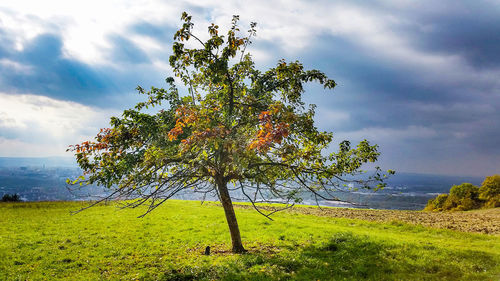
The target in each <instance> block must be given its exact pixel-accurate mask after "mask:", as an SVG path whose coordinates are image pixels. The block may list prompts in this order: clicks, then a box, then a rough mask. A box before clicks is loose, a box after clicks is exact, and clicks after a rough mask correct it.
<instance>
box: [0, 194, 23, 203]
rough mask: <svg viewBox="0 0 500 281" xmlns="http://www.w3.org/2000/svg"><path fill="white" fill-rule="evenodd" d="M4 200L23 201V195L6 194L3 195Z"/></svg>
mask: <svg viewBox="0 0 500 281" xmlns="http://www.w3.org/2000/svg"><path fill="white" fill-rule="evenodd" d="M2 202H21V197H20V196H19V194H12V195H11V194H4V195H3V196H2Z"/></svg>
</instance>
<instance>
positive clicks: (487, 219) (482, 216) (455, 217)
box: [240, 205, 500, 235]
mask: <svg viewBox="0 0 500 281" xmlns="http://www.w3.org/2000/svg"><path fill="white" fill-rule="evenodd" d="M240 206H241V205H240ZM244 207H245V208H252V207H251V206H244ZM286 211H287V212H292V213H293V212H295V213H302V214H314V215H317V216H327V217H335V218H349V219H361V220H368V221H382V222H392V221H400V222H404V223H410V224H415V225H423V226H429V227H435V228H446V229H453V230H458V231H464V232H477V233H486V234H493V235H500V208H495V209H487V210H475V211H466V212H423V211H401V210H366V209H348V208H322V209H319V208H310V207H294V208H291V209H288V210H286Z"/></svg>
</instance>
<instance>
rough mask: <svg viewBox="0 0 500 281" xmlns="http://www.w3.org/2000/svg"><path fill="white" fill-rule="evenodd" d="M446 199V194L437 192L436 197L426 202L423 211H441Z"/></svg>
mask: <svg viewBox="0 0 500 281" xmlns="http://www.w3.org/2000/svg"><path fill="white" fill-rule="evenodd" d="M446 199H448V194H439V195H438V196H437V197H436V198H434V199H430V200H429V202H427V206H425V209H424V211H442V210H443V205H444V203H445V202H446Z"/></svg>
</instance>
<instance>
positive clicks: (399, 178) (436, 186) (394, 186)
mask: <svg viewBox="0 0 500 281" xmlns="http://www.w3.org/2000/svg"><path fill="white" fill-rule="evenodd" d="M79 175H81V170H80V169H79V168H78V167H77V166H76V164H75V163H74V162H73V159H71V158H64V157H52V158H7V157H0V196H2V195H3V194H19V195H20V196H21V199H22V200H24V201H56V200H89V199H98V198H101V197H102V196H105V195H106V190H105V189H103V188H102V187H98V186H86V187H83V188H82V189H81V190H78V188H75V187H73V188H71V190H70V189H68V188H69V185H68V184H67V183H66V179H68V178H70V179H74V178H76V177H78V176H79ZM481 181H482V178H478V177H457V176H443V175H429V174H416V173H397V174H396V175H394V176H392V177H391V178H390V180H389V181H388V186H387V187H386V188H385V189H383V190H379V191H377V192H373V191H371V190H361V189H360V190H358V191H352V192H338V193H336V194H335V195H336V196H338V197H339V198H340V199H342V200H345V201H349V202H352V203H354V204H349V203H344V202H336V201H325V200H322V201H319V203H320V205H322V206H339V207H361V208H374V209H399V210H421V209H423V208H424V207H425V204H426V203H427V201H428V200H429V199H431V198H433V197H436V195H437V194H440V193H446V192H448V191H449V189H450V187H451V186H452V185H455V184H460V183H462V182H470V183H472V184H476V185H479V184H480V183H481ZM236 197H238V196H236ZM176 198H177V199H185V200H200V199H201V198H202V196H201V195H199V194H193V193H191V192H185V193H181V194H180V195H177V196H176ZM210 199H212V200H214V199H215V197H212V198H208V200H210ZM303 204H307V205H316V202H315V200H314V198H311V197H307V196H304V201H303Z"/></svg>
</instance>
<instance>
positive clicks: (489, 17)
mask: <svg viewBox="0 0 500 281" xmlns="http://www.w3.org/2000/svg"><path fill="white" fill-rule="evenodd" d="M447 3H448V4H449V6H448V7H449V9H441V10H438V11H435V12H434V13H425V14H424V13H419V11H418V10H416V11H412V12H411V13H408V18H410V19H411V18H413V19H414V20H415V21H416V22H418V23H419V25H418V26H419V27H420V28H418V29H412V28H408V30H407V31H408V32H409V33H408V34H409V35H411V36H412V37H413V38H414V41H415V43H417V44H418V45H419V46H420V47H421V48H423V49H424V50H427V51H431V52H440V53H444V54H457V55H460V56H462V57H464V58H465V59H466V60H467V62H468V63H470V64H471V65H473V66H474V67H478V68H498V67H499V65H500V52H499V51H498V50H499V48H500V7H499V6H498V5H497V6H494V5H491V4H490V3H488V2H486V1H470V2H462V3H460V2H458V1H448V2H447Z"/></svg>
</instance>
